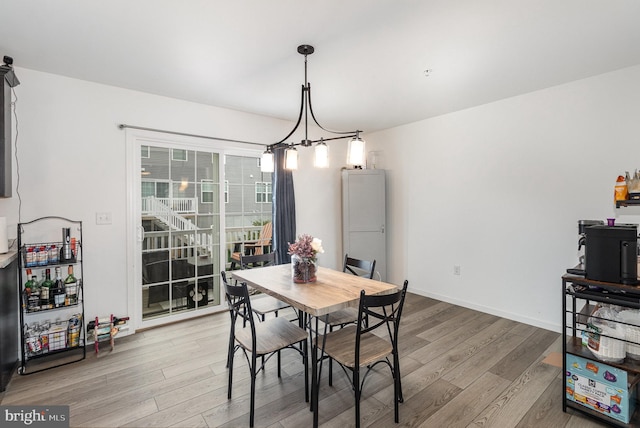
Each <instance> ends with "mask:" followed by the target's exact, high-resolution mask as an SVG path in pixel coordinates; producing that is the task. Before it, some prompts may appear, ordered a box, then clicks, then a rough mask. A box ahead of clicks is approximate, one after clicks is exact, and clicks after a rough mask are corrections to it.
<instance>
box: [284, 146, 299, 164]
mask: <svg viewBox="0 0 640 428" xmlns="http://www.w3.org/2000/svg"><path fill="white" fill-rule="evenodd" d="M284 168H285V169H289V170H296V169H298V150H296V148H295V147H293V145H292V146H290V147H289V148H288V149H287V150H286V151H285V153H284Z"/></svg>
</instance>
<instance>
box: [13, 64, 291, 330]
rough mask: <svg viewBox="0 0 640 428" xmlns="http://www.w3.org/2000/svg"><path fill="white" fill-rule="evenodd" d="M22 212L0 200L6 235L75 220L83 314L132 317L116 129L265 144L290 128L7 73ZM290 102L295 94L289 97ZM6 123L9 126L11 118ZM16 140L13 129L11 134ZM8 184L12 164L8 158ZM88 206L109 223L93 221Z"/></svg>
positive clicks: (120, 137)
mask: <svg viewBox="0 0 640 428" xmlns="http://www.w3.org/2000/svg"><path fill="white" fill-rule="evenodd" d="M16 75H17V76H18V78H19V79H20V82H21V84H20V85H19V86H17V87H16V88H15V90H16V94H17V96H18V101H17V105H16V107H17V115H18V121H17V122H18V159H19V171H20V187H19V191H20V195H21V199H22V207H21V216H20V219H19V218H18V215H19V213H18V209H19V200H18V197H17V194H16V193H15V192H14V196H13V197H12V198H9V199H0V216H6V217H7V222H8V230H9V237H10V238H15V236H16V225H17V223H18V222H19V221H23V222H24V221H30V220H33V219H35V218H37V217H42V216H47V215H56V216H62V217H67V218H71V219H75V220H82V221H83V226H84V227H83V238H84V246H83V251H84V254H83V256H84V257H83V261H84V278H85V287H86V288H85V293H86V308H85V309H86V314H87V316H88V317H93V316H96V315H99V316H105V315H108V314H109V313H114V314H116V315H118V316H123V315H127V314H132V310H131V308H129V307H128V302H127V270H128V269H130V268H131V264H132V261H131V260H127V257H126V239H127V236H126V222H127V216H128V213H127V212H126V206H127V203H126V202H127V199H126V168H125V163H126V162H125V160H126V159H125V133H124V131H122V130H120V129H118V127H117V126H118V125H119V124H121V123H126V124H130V125H137V126H144V127H150V128H159V129H166V130H171V131H179V132H187V133H192V134H198V135H210V136H216V137H223V138H229V139H239V140H245V141H258V142H271V141H274V140H277V139H279V138H281V136H282V135H284V134H285V132H286V131H288V130H289V128H290V126H291V124H290V123H289V122H286V121H279V120H274V119H270V118H265V117H260V116H255V115H249V114H244V113H239V112H236V111H232V110H227V109H220V108H214V107H209V106H203V105H199V104H194V103H189V102H184V101H180V100H175V99H169V98H165V97H159V96H153V95H149V94H145V93H141V92H135V91H129V90H125V89H120V88H115V87H109V86H104V85H98V84H94V83H90V82H85V81H80V80H74V79H68V78H64V77H60V76H56V75H52V74H47V73H40V72H36V71H32V70H28V69H20V68H17V69H16ZM292 102H293V103H294V105H295V100H293V101H292ZM14 126H15V122H14ZM13 135H14V136H15V129H14V134H13ZM13 162H14V163H13V174H14V177H13V184H14V186H15V185H16V184H17V173H18V168H17V165H16V163H15V157H14V159H13ZM96 212H111V213H112V220H113V223H112V224H111V225H108V226H98V225H96V221H95V215H96Z"/></svg>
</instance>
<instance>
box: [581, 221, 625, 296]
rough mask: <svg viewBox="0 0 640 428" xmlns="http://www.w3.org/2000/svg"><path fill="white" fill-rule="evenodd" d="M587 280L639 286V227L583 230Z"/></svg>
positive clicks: (600, 227)
mask: <svg viewBox="0 0 640 428" xmlns="http://www.w3.org/2000/svg"><path fill="white" fill-rule="evenodd" d="M585 232H586V236H587V245H586V259H587V260H586V261H587V263H586V275H585V277H586V278H587V279H592V280H595V281H604V282H614V283H618V284H629V285H633V284H637V283H638V226H637V225H635V224H625V225H620V226H589V227H587V228H585Z"/></svg>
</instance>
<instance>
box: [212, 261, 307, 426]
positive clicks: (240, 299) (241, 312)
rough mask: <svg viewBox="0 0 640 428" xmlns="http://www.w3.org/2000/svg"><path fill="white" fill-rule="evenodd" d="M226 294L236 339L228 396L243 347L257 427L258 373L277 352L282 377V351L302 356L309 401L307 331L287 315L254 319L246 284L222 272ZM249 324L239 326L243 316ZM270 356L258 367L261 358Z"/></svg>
mask: <svg viewBox="0 0 640 428" xmlns="http://www.w3.org/2000/svg"><path fill="white" fill-rule="evenodd" d="M221 274H222V278H223V283H224V289H225V297H226V300H227V304H228V305H229V313H230V314H231V334H230V337H231V338H232V341H231V342H230V344H229V354H228V355H229V384H228V387H227V398H228V399H231V390H232V385H233V360H234V355H235V353H236V351H237V350H238V349H242V351H243V353H244V355H245V358H246V360H247V362H248V364H249V371H250V373H251V403H250V406H251V407H250V411H249V426H251V427H253V424H254V417H255V414H254V413H255V411H254V409H255V398H256V375H257V374H258V372H260V370H263V369H264V367H265V363H266V362H267V361H268V360H269V359H270V358H271V357H272V356H273V355H274V354H275V355H277V358H278V377H280V374H281V367H280V366H281V361H280V351H281V350H283V349H293V350H295V351H297V352H298V353H300V354H301V355H302V359H303V364H304V382H305V400H306V401H307V402H308V401H309V373H308V370H307V369H308V352H307V332H306V331H305V330H303V329H301V328H300V327H298V326H297V325H295V324H294V323H291V322H288V321H287V320H286V319H284V318H272V319H269V320H266V321H264V322H260V323H256V322H255V321H254V316H253V311H252V308H251V299H250V298H249V290H248V287H247V284H246V283H241V284H240V285H231V284H229V283H228V282H227V281H226V274H224V272H221ZM238 318H239V319H241V320H242V321H243V323H245V322H246V323H247V324H248V325H249V327H247V328H237V327H239V326H238V324H239V319H238ZM263 356H264V357H266V359H264V360H263V362H262V363H261V364H260V367H257V363H258V357H263Z"/></svg>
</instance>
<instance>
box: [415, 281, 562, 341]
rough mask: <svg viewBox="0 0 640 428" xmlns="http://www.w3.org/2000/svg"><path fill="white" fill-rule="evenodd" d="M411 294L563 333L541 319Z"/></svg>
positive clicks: (422, 294)
mask: <svg viewBox="0 0 640 428" xmlns="http://www.w3.org/2000/svg"><path fill="white" fill-rule="evenodd" d="M411 292H412V293H415V294H419V295H421V296H424V297H429V298H432V299H436V300H440V301H442V302H446V303H451V304H453V305H457V306H462V307H464V308H468V309H473V310H476V311H480V312H484V313H487V314H491V315H496V316H499V317H502V318H506V319H510V320H513V321H518V322H521V323H524V324H528V325H532V326H534V327H539V328H543V329H545V330H549V331H554V332H556V333H561V332H562V326H560V325H559V324H554V323H550V322H548V321H545V320H540V319H536V318H529V317H525V316H522V315H521V314H515V313H512V312H505V311H501V310H498V309H496V308H491V307H488V306H483V305H478V304H476V303H472V302H468V301H465V300H460V299H455V298H452V297H451V296H444V295H440V294H437V293H431V292H428V291H422V290H416V289H413V290H411Z"/></svg>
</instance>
